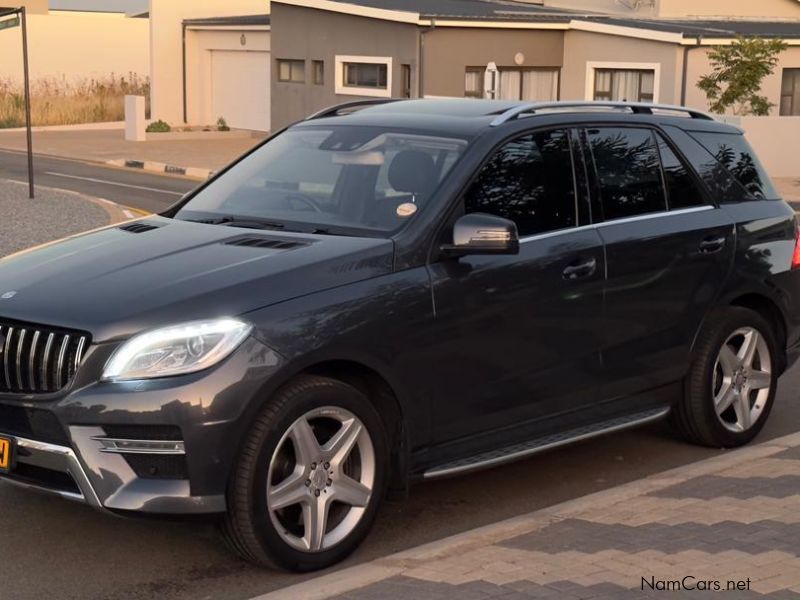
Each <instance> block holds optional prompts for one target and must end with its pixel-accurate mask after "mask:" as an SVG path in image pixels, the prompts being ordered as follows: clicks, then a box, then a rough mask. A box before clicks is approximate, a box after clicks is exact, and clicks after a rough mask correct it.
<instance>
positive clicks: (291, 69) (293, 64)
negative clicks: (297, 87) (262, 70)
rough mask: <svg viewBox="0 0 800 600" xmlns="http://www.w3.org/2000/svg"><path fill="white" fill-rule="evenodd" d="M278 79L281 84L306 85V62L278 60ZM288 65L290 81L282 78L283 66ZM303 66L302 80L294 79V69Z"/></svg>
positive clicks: (300, 59) (290, 59)
mask: <svg viewBox="0 0 800 600" xmlns="http://www.w3.org/2000/svg"><path fill="white" fill-rule="evenodd" d="M275 61H276V77H277V80H278V82H279V83H299V84H304V83H305V82H306V61H305V59H302V58H276V59H275ZM283 64H286V65H288V66H289V79H284V78H282V77H281V65H283ZM300 65H303V68H302V78H301V79H294V77H293V73H294V70H295V69H294V68H295V67H299V66H300Z"/></svg>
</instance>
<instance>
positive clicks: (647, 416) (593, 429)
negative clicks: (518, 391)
mask: <svg viewBox="0 0 800 600" xmlns="http://www.w3.org/2000/svg"><path fill="white" fill-rule="evenodd" d="M669 411H670V409H669V408H658V409H653V410H648V411H644V412H640V413H636V414H633V415H630V416H627V417H621V418H617V419H611V420H608V421H602V422H600V423H595V424H594V425H587V426H586V427H579V428H577V429H571V430H568V431H564V432H561V433H556V434H553V435H548V436H545V437H541V438H537V439H535V440H532V441H530V442H523V443H522V444H514V445H513V446H506V447H505V448H501V449H499V450H492V451H489V452H484V453H483V454H478V455H476V456H471V457H469V458H464V459H460V460H454V461H451V462H449V463H445V464H443V465H438V466H436V467H434V468H432V469H430V470H429V471H426V472H425V474H424V475H423V478H425V479H433V478H434V477H446V476H448V475H457V474H459V473H464V472H466V471H474V470H477V469H485V468H488V467H494V466H497V465H502V464H504V463H508V462H512V461H515V460H519V459H521V458H526V457H528V456H531V455H533V454H538V453H539V452H544V451H546V450H552V449H553V448H558V447H560V446H566V445H567V444H573V443H575V442H580V441H582V440H588V439H591V438H593V437H597V436H601V435H605V434H607V433H613V432H615V431H621V430H623V429H629V428H631V427H638V426H639V425H645V424H647V423H652V422H653V421H658V420H660V419H663V418H664V417H666V416H667V415H668V414H669Z"/></svg>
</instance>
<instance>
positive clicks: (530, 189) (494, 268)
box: [429, 130, 605, 460]
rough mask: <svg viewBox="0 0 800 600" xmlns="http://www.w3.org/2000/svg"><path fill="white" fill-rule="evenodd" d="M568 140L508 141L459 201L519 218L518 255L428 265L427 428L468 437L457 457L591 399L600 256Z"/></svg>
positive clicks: (471, 209)
mask: <svg viewBox="0 0 800 600" xmlns="http://www.w3.org/2000/svg"><path fill="white" fill-rule="evenodd" d="M570 137H571V136H570V132H569V131H568V130H553V131H538V132H528V133H525V134H523V135H521V137H518V138H516V139H513V140H512V141H509V142H507V143H506V144H504V145H503V146H501V147H500V148H499V149H498V150H497V151H496V152H495V153H494V154H493V156H492V157H491V158H490V160H489V161H488V163H487V164H486V165H485V166H484V167H483V168H482V170H481V171H480V173H479V175H478V177H477V179H476V180H475V182H474V183H473V184H472V185H471V187H470V188H469V189H468V191H467V192H466V194H465V196H464V198H463V207H462V208H463V211H464V212H465V213H478V212H479V213H488V214H493V215H497V216H500V217H504V218H507V219H511V220H513V221H515V222H516V224H517V227H518V230H519V235H520V242H521V243H520V252H519V255H516V256H467V257H462V258H460V259H457V260H455V259H442V260H439V261H437V262H434V263H433V264H431V265H430V266H429V269H430V274H431V280H432V287H433V296H434V304H435V311H436V312H435V319H434V339H433V344H434V348H433V350H434V351H433V352H432V353H431V354H432V355H433V356H437V357H439V358H438V361H439V363H438V364H436V365H432V370H433V372H434V379H435V382H436V383H435V385H436V389H435V394H434V403H435V404H434V406H433V410H432V414H433V425H434V428H433V429H434V431H436V433H437V439H436V440H435V442H438V443H448V442H457V441H459V440H464V444H466V447H461V446H460V445H459V448H458V451H457V452H455V453H457V454H462V453H465V452H471V451H478V450H481V449H483V448H486V447H496V446H497V443H498V440H502V442H503V443H505V444H508V443H510V442H512V441H513V440H514V439H520V438H521V439H525V435H528V434H530V432H531V430H532V429H535V426H536V423H537V422H540V421H541V420H542V419H544V418H545V417H551V416H554V415H556V414H564V413H567V412H571V411H575V410H576V409H578V408H580V407H581V406H584V405H586V404H589V403H592V402H593V401H594V400H595V399H596V398H597V395H596V391H597V384H598V381H599V367H600V364H599V349H600V343H601V339H602V333H603V332H602V312H603V306H602V303H603V302H602V293H603V279H604V273H605V264H604V254H603V246H602V241H601V239H600V236H599V235H598V233H597V231H596V230H595V229H594V228H592V227H582V226H581V223H580V222H579V220H578V213H579V211H578V204H579V197H578V192H577V191H576V185H575V176H574V172H573V166H572V165H573V157H572V152H571V150H570ZM581 212H582V211H581ZM475 436H477V437H475ZM466 438H469V441H467V440H466ZM450 449H451V450H453V448H452V447H451V448H450ZM447 453H448V452H447V450H446V449H442V450H441V451H440V453H438V454H436V453H435V454H434V456H432V457H431V458H432V459H434V460H435V458H436V457H437V456H441V455H442V454H447Z"/></svg>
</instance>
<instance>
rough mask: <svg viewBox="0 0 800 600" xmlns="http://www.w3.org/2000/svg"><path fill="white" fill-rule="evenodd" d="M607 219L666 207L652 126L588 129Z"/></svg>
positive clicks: (630, 215) (655, 210) (588, 138)
mask: <svg viewBox="0 0 800 600" xmlns="http://www.w3.org/2000/svg"><path fill="white" fill-rule="evenodd" d="M586 134H587V140H588V143H589V150H590V152H591V157H592V160H593V162H594V167H595V172H596V174H597V180H598V185H599V188H600V200H601V202H602V204H603V215H604V217H605V219H606V220H609V219H620V218H623V217H632V216H636V215H642V214H646V213H651V212H658V211H663V210H666V199H665V196H664V188H663V184H662V182H661V173H660V168H659V162H658V150H657V149H656V144H655V141H654V140H653V134H652V133H651V132H650V130H649V129H633V128H610V127H609V128H606V127H603V128H598V129H589V130H587V132H586Z"/></svg>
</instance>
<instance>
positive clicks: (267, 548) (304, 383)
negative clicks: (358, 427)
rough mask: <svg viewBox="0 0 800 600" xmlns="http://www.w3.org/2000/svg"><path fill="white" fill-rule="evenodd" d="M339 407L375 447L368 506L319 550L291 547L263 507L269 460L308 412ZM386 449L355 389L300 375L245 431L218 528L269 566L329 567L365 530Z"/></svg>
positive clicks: (383, 473) (381, 482)
mask: <svg viewBox="0 0 800 600" xmlns="http://www.w3.org/2000/svg"><path fill="white" fill-rule="evenodd" d="M324 406H336V407H340V408H343V409H345V410H347V411H349V412H351V413H352V414H354V415H355V416H357V417H358V418H359V419H360V421H361V422H362V423H363V424H364V426H365V428H366V430H367V431H368V433H369V436H370V438H371V440H372V445H373V447H374V451H375V459H376V460H375V482H374V486H373V492H372V494H371V496H370V499H369V502H368V504H367V506H366V510H365V512H364V513H363V516H362V517H361V520H360V521H359V522H358V524H357V525H356V526H355V528H354V529H353V531H352V532H351V533H350V534H349V535H347V537H345V538H344V539H342V540H341V541H340V542H338V543H337V544H335V545H333V546H332V547H330V548H326V549H323V550H319V551H317V552H310V551H302V550H298V549H296V548H295V547H293V546H291V545H290V544H289V543H287V541H285V540H284V539H283V538H282V537H281V536H280V534H279V533H278V532H277V531H276V529H275V526H274V524H273V521H272V519H271V518H270V515H269V511H268V508H267V494H266V489H267V477H268V471H269V464H270V460H271V457H272V456H273V453H274V452H275V450H276V448H277V446H278V444H279V442H280V441H281V439H282V437H283V435H284V433H286V431H287V430H288V429H289V428H290V427H291V426H292V424H293V423H294V422H295V421H296V420H297V419H299V418H300V417H301V416H303V415H305V414H306V413H308V412H309V411H311V410H313V409H316V408H320V407H324ZM388 468H389V449H388V443H387V438H386V433H385V430H384V427H383V424H382V421H381V418H380V416H379V415H378V413H377V412H376V410H375V408H374V407H373V405H372V404H371V403H370V401H369V400H368V399H367V398H366V397H365V396H364V395H363V394H362V393H361V392H360V391H358V390H357V389H356V388H354V387H352V386H350V385H348V384H346V383H344V382H341V381H338V380H336V379H330V378H327V377H319V376H315V375H302V376H299V377H297V378H295V379H294V380H292V381H290V382H289V383H288V384H286V385H285V386H284V387H282V388H281V389H280V390H279V391H278V392H277V393H276V394H275V395H274V396H273V398H272V399H271V400H270V401H269V402H268V403H267V405H266V406H265V407H264V408H263V410H262V411H261V413H260V414H259V415H258V417H257V418H256V420H255V422H254V423H253V426H252V428H251V430H250V432H249V433H248V435H247V437H246V439H245V441H244V444H243V446H242V449H241V451H240V453H239V456H238V459H237V462H236V464H235V466H234V469H233V473H232V476H231V480H230V483H229V486H228V495H227V501H228V512H227V514H226V515H225V517H224V518H223V520H222V522H221V525H220V529H221V532H222V535H223V537H224V539H225V541H226V542H227V544H228V546H229V547H230V548H231V549H232V550H234V552H236V553H238V554H239V555H240V556H242V557H243V558H244V559H246V560H248V561H250V562H253V563H255V564H257V565H260V566H264V567H268V568H279V569H285V570H290V571H298V572H306V571H315V570H318V569H324V568H326V567H329V566H331V565H333V564H335V563H337V562H339V561H341V560H343V559H344V558H345V557H347V556H348V555H349V554H350V553H352V552H353V551H354V550H355V549H356V548H357V547H358V546H359V544H361V542H362V541H363V540H364V538H365V537H366V536H367V534H368V533H369V531H370V529H371V527H372V525H373V523H374V520H375V517H376V514H377V512H378V507H379V505H380V503H381V501H382V499H383V496H384V495H385V492H386V486H387V481H388V477H387V475H388V472H387V471H388Z"/></svg>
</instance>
